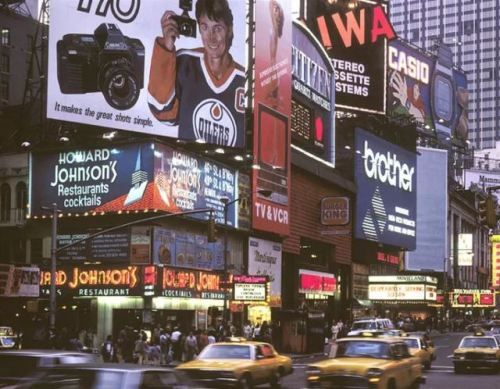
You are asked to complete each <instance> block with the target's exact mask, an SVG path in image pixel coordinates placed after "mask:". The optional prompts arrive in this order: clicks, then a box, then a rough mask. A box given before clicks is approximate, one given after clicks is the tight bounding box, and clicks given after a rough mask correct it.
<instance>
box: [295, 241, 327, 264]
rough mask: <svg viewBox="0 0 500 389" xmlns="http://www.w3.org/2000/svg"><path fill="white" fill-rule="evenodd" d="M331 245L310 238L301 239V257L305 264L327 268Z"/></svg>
mask: <svg viewBox="0 0 500 389" xmlns="http://www.w3.org/2000/svg"><path fill="white" fill-rule="evenodd" d="M330 250H331V249H330V245H328V244H326V243H322V242H318V241H315V240H312V239H308V238H300V256H301V258H302V260H303V261H304V262H307V263H310V264H314V265H320V266H327V264H328V259H329V257H330Z"/></svg>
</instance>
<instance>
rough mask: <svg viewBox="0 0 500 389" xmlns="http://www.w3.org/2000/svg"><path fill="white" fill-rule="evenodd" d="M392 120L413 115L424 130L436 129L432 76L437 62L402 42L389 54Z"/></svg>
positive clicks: (391, 46)
mask: <svg viewBox="0 0 500 389" xmlns="http://www.w3.org/2000/svg"><path fill="white" fill-rule="evenodd" d="M387 65H388V71H389V74H388V93H387V114H388V115H389V116H396V117H397V116H402V115H411V116H413V117H414V118H415V120H416V121H417V122H419V123H420V124H421V125H422V126H425V125H427V126H429V128H433V127H434V122H433V116H432V110H431V75H432V73H433V70H434V58H433V57H432V56H431V55H430V54H426V53H424V52H423V51H422V50H420V49H418V48H417V47H415V46H412V45H410V44H409V43H406V42H404V41H402V40H400V39H395V40H393V41H391V42H389V48H388V51H387Z"/></svg>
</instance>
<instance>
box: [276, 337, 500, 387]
mask: <svg viewBox="0 0 500 389" xmlns="http://www.w3.org/2000/svg"><path fill="white" fill-rule="evenodd" d="M465 335H468V334H465V333H446V334H438V335H435V336H433V339H434V344H435V346H436V355H437V358H436V360H435V361H434V362H433V364H432V368H431V369H430V370H427V371H425V372H424V374H425V376H426V377H427V383H426V384H424V385H422V386H421V387H422V388H423V389H500V373H497V372H490V371H474V372H468V373H467V374H455V373H454V372H453V363H452V361H451V359H449V358H448V356H449V355H452V354H453V350H454V349H455V348H456V347H457V346H458V343H459V342H460V340H461V339H462V337H463V336H465ZM319 359H323V358H322V357H320V358H301V359H297V360H295V361H294V368H295V370H294V373H293V374H292V375H290V376H288V377H285V379H284V380H283V385H282V387H283V388H286V389H302V388H304V387H305V371H306V367H307V363H310V362H312V361H315V360H319Z"/></svg>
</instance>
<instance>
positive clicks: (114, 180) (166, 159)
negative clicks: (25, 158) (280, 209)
mask: <svg viewBox="0 0 500 389" xmlns="http://www.w3.org/2000/svg"><path fill="white" fill-rule="evenodd" d="M30 159H31V160H30V188H45V190H43V191H33V190H32V191H31V192H30V212H31V216H36V215H40V212H41V208H40V207H41V206H42V205H46V204H52V203H56V204H57V207H58V209H60V210H61V211H62V212H63V213H72V214H77V213H80V214H85V213H87V214H94V213H95V214H100V213H103V212H104V213H107V212H119V211H135V210H141V211H142V210H154V209H156V210H161V211H166V212H173V213H174V212H185V211H192V210H196V209H202V208H212V209H214V210H215V217H216V221H217V222H218V223H223V222H224V212H223V209H224V207H223V204H222V203H221V202H220V198H221V197H222V196H227V197H228V198H230V199H234V198H235V193H236V192H235V191H236V189H237V178H236V172H235V171H234V170H233V169H230V168H227V167H225V166H224V165H222V164H220V163H215V162H211V161H209V160H205V159H201V158H199V157H197V156H195V155H193V154H190V153H187V152H184V151H179V150H174V149H172V148H171V147H169V146H166V145H163V144H159V143H154V144H153V143H144V144H139V145H120V146H116V147H109V148H100V149H82V150H72V151H66V150H65V151H61V152H59V153H51V154H31V156H30ZM194 217H198V218H202V219H206V218H208V214H207V213H201V214H198V215H194ZM228 225H231V226H235V225H236V218H235V210H234V209H233V208H230V209H229V212H228Z"/></svg>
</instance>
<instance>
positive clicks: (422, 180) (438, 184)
mask: <svg viewBox="0 0 500 389" xmlns="http://www.w3.org/2000/svg"><path fill="white" fill-rule="evenodd" d="M418 152H419V153H420V155H418V156H417V219H418V221H419V223H418V225H417V245H416V248H415V250H414V251H412V252H407V253H406V269H407V270H422V269H432V270H436V271H442V270H443V259H444V258H446V248H447V242H448V236H447V232H448V164H447V161H448V152H447V151H446V150H438V149H431V148H424V147H419V148H418Z"/></svg>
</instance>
